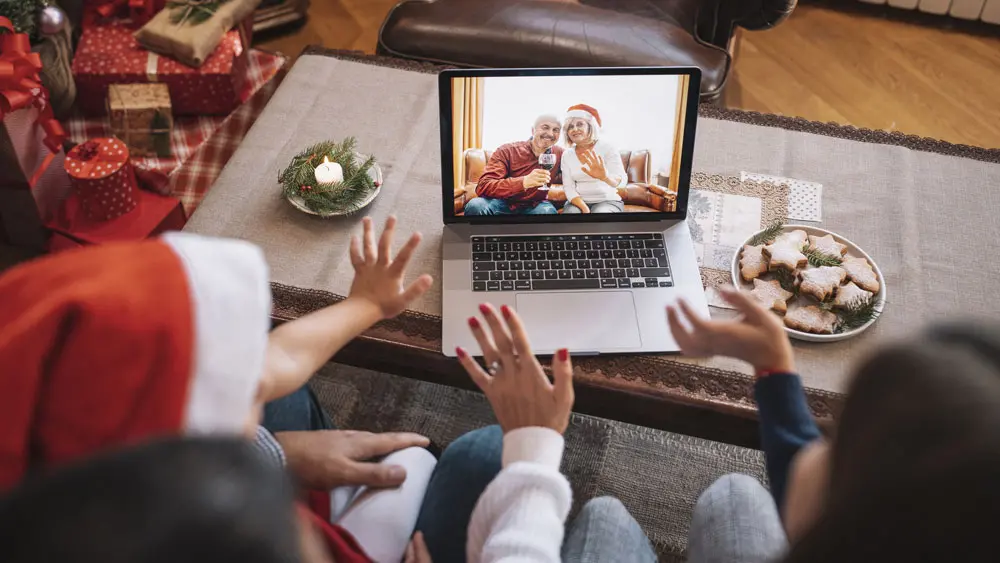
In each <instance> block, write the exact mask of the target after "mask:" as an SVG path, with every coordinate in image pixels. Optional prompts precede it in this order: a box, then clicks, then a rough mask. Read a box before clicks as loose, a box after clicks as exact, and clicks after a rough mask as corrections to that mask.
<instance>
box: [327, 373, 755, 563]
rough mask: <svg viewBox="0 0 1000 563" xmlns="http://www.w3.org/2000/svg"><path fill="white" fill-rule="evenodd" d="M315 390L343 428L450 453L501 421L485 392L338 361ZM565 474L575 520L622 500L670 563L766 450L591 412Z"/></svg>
mask: <svg viewBox="0 0 1000 563" xmlns="http://www.w3.org/2000/svg"><path fill="white" fill-rule="evenodd" d="M312 387H313V389H314V390H315V391H316V393H317V395H318V396H319V398H320V401H321V402H322V403H323V406H324V407H325V408H326V410H327V412H329V413H330V415H331V417H332V418H333V420H334V422H335V423H336V425H337V426H338V427H339V428H350V429H355V430H369V431H373V432H380V431H396V430H406V431H413V432H420V433H422V434H424V435H425V436H427V437H429V438H430V439H431V440H433V441H434V442H436V443H438V444H440V445H441V446H445V445H447V444H448V443H450V442H451V441H452V440H454V439H455V438H457V437H458V436H460V435H461V434H463V433H465V432H467V431H469V430H473V429H475V428H479V427H481V426H485V425H488V424H494V423H495V422H496V421H495V419H494V418H493V414H492V411H491V410H490V406H489V403H487V402H486V399H485V398H484V397H483V396H482V395H480V394H478V393H473V392H470V391H465V390H462V389H455V388H452V387H446V386H443V385H437V384H433V383H425V382H420V381H416V380H411V379H406V378H402V377H396V376H392V375H388V374H384V373H378V372H373V371H367V370H361V369H357V368H353V367H348V366H343V365H338V364H330V365H328V366H327V367H326V368H324V370H323V371H321V372H320V373H319V374H318V375H317V376H316V377H315V378H313V381H312ZM562 470H563V472H564V473H565V474H566V475H567V477H569V480H570V482H571V483H572V484H573V494H574V509H573V513H574V514H575V512H576V511H577V510H578V509H579V507H580V506H582V505H583V503H584V502H586V501H587V500H589V499H591V498H594V497H596V496H602V495H611V496H614V497H617V498H618V499H620V500H621V501H622V502H623V503H625V506H627V507H628V509H629V511H630V512H631V513H632V515H633V516H635V518H636V520H638V522H639V523H640V524H641V525H642V527H643V529H644V530H645V531H646V534H647V535H648V536H649V539H650V540H652V542H653V545H654V546H655V547H656V550H657V551H658V553H659V554H660V558H661V560H662V561H683V560H684V551H685V548H686V545H687V533H688V524H689V522H690V518H691V511H692V509H693V508H694V503H695V501H696V500H697V498H698V495H699V494H700V493H701V492H702V491H703V490H704V489H705V488H706V487H708V485H710V484H711V483H712V481H714V480H715V479H716V478H718V477H719V476H721V475H724V474H726V473H733V472H739V473H746V474H749V475H752V476H754V477H757V478H758V479H760V480H761V481H763V480H764V479H765V476H764V459H763V455H762V453H761V452H759V451H757V450H750V449H746V448H740V447H736V446H731V445H728V444H720V443H717V442H709V441H706V440H700V439H696V438H691V437H689V436H683V435H679V434H671V433H668V432H660V431H657V430H652V429H649V428H645V427H641V426H634V425H630V424H623V423H620V422H615V421H611V420H606V419H602V418H596V417H591V416H585V415H573V419H572V421H571V423H570V427H569V430H568V431H567V433H566V455H565V458H564V460H563V466H562ZM571 518H572V514H571Z"/></svg>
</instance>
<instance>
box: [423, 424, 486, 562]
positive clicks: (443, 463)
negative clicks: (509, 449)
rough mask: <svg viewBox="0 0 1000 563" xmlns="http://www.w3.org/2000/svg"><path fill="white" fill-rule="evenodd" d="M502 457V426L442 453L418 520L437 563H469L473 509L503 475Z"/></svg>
mask: <svg viewBox="0 0 1000 563" xmlns="http://www.w3.org/2000/svg"><path fill="white" fill-rule="evenodd" d="M502 458H503V431H501V430H500V427H499V426H487V427H486V428H480V429H478V430H473V431H472V432H468V433H466V434H463V435H462V436H460V437H459V438H458V439H457V440H455V441H454V442H452V443H451V444H450V445H449V446H448V447H447V448H445V450H444V453H442V454H441V459H439V460H438V464H437V467H436V468H435V469H434V475H433V476H432V477H431V482H430V485H428V487H427V494H426V495H425V496H424V504H423V506H421V507H420V516H419V518H417V530H420V531H421V532H423V533H424V538H425V539H426V540H427V548H428V550H429V551H430V553H431V559H432V560H433V561H434V563H452V562H454V563H461V562H464V561H465V542H466V539H467V537H468V528H469V520H470V519H471V518H472V510H473V509H474V508H475V507H476V502H477V501H478V500H479V496H480V495H481V494H482V492H483V491H484V490H485V489H486V486H487V485H489V484H490V482H491V481H493V478H494V477H496V476H497V473H500V466H501V461H502Z"/></svg>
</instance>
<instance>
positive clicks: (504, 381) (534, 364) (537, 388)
mask: <svg viewBox="0 0 1000 563" xmlns="http://www.w3.org/2000/svg"><path fill="white" fill-rule="evenodd" d="M479 310H480V312H482V314H483V317H484V318H485V319H486V323H487V325H489V333H487V331H486V330H484V329H483V326H482V324H481V323H480V322H479V319H477V318H476V317H472V318H470V319H469V328H470V329H471V330H472V334H473V335H474V336H475V337H476V341H477V342H478V343H479V347H480V349H482V351H483V360H484V361H485V363H486V366H487V369H488V371H487V370H484V369H483V368H482V367H480V365H479V364H478V363H476V360H474V359H473V358H472V357H471V356H469V353H468V352H466V351H465V350H464V349H462V348H457V349H456V350H455V352H456V353H457V354H458V361H459V362H461V364H462V367H464V368H465V371H466V372H468V374H469V377H471V378H472V380H473V381H474V382H475V383H476V385H478V386H479V388H480V389H481V390H482V391H483V394H485V395H486V398H487V399H488V400H489V401H490V405H491V406H492V407H493V412H494V414H496V417H497V421H499V422H500V427H501V428H502V429H503V431H504V433H507V432H510V431H511V430H516V429H518V428H526V427H529V426H541V427H544V428H551V429H553V430H555V431H556V432H559V433H560V434H562V433H563V432H565V431H566V427H567V426H568V425H569V414H570V411H571V410H572V408H573V400H574V394H573V365H572V363H570V359H569V351H568V350H566V349H565V348H563V349H562V350H559V351H558V352H557V353H556V355H555V357H554V358H552V376H553V382H549V378H548V377H546V375H545V370H543V369H542V366H541V364H539V363H538V359H537V358H535V355H534V354H533V353H532V351H531V346H530V345H529V344H528V335H527V334H526V333H525V331H524V325H523V324H521V319H520V318H519V317H518V316H517V313H515V312H514V311H513V310H512V309H511V308H509V307H507V306H506V305H505V306H503V307H502V311H503V319H501V318H500V317H499V316H498V315H497V311H496V309H494V308H493V306H492V305H480V306H479ZM504 319H506V320H504Z"/></svg>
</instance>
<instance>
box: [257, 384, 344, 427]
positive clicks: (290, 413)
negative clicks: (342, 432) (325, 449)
mask: <svg viewBox="0 0 1000 563" xmlns="http://www.w3.org/2000/svg"><path fill="white" fill-rule="evenodd" d="M261 425H262V426H263V427H264V428H267V430H268V432H270V433H271V434H274V433H275V432H290V431H296V430H331V429H333V428H334V426H333V422H331V421H330V417H328V416H327V415H326V413H325V412H323V407H321V406H320V404H319V400H318V399H317V398H316V395H314V394H313V392H312V389H309V387H302V388H301V389H299V390H298V391H296V392H294V393H292V394H291V395H286V396H284V397H282V398H280V399H276V400H274V401H271V402H270V403H267V404H266V405H264V420H263V422H262V423H261Z"/></svg>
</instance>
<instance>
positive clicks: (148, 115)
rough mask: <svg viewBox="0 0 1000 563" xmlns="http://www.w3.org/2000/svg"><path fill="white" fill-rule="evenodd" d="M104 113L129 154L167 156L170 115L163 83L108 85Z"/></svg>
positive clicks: (171, 124) (165, 86)
mask: <svg viewBox="0 0 1000 563" xmlns="http://www.w3.org/2000/svg"><path fill="white" fill-rule="evenodd" d="M108 115H109V116H110V118H111V130H112V132H114V135H115V136H116V137H118V138H119V139H121V140H122V141H124V142H125V144H126V145H127V146H128V148H129V152H130V153H131V155H132V156H170V154H171V149H170V132H171V130H172V129H173V126H174V117H173V113H172V111H171V107H170V91H169V90H168V89H167V85H166V84H160V83H154V84H112V85H111V86H109V87H108Z"/></svg>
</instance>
